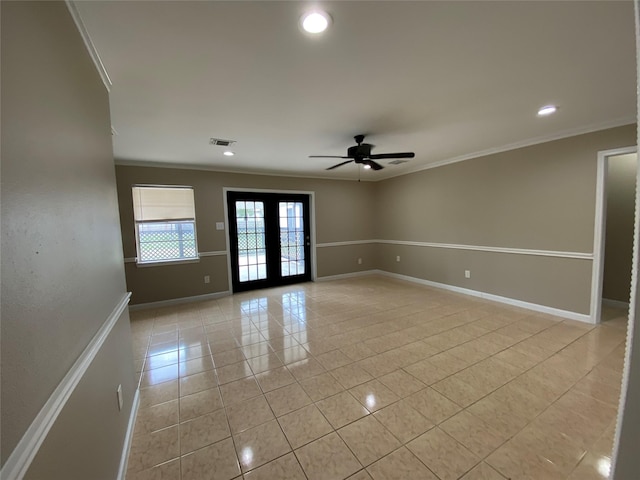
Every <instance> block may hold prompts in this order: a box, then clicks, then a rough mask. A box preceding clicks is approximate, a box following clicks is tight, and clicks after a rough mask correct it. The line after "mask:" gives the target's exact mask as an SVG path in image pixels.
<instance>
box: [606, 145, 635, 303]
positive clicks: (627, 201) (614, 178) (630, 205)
mask: <svg viewBox="0 0 640 480" xmlns="http://www.w3.org/2000/svg"><path fill="white" fill-rule="evenodd" d="M637 165H638V156H637V155H636V154H635V153H634V154H631V155H618V156H615V157H609V161H608V168H607V188H606V190H607V212H606V213H607V216H606V231H605V253H604V275H603V285H602V297H603V298H606V299H609V300H618V301H621V302H629V289H630V286H631V257H632V254H633V220H634V209H635V204H636V168H637Z"/></svg>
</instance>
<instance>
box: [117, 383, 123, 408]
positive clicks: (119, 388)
mask: <svg viewBox="0 0 640 480" xmlns="http://www.w3.org/2000/svg"><path fill="white" fill-rule="evenodd" d="M116 395H117V397H118V410H122V404H123V400H122V384H120V385H118V389H117V390H116Z"/></svg>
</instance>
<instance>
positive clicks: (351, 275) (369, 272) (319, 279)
mask: <svg viewBox="0 0 640 480" xmlns="http://www.w3.org/2000/svg"><path fill="white" fill-rule="evenodd" d="M376 273H381V271H380V270H364V271H362V272H351V273H341V274H339V275H327V276H325V277H317V278H316V282H327V281H330V280H342V279H344V278H354V277H362V276H366V275H374V274H376Z"/></svg>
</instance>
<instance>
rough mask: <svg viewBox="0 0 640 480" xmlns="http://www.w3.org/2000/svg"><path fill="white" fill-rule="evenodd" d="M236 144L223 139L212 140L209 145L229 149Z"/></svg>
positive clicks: (233, 141)
mask: <svg viewBox="0 0 640 480" xmlns="http://www.w3.org/2000/svg"><path fill="white" fill-rule="evenodd" d="M234 143H236V141H235V140H223V139H222V138H210V139H209V145H218V146H219V147H228V146H230V145H233V144H234Z"/></svg>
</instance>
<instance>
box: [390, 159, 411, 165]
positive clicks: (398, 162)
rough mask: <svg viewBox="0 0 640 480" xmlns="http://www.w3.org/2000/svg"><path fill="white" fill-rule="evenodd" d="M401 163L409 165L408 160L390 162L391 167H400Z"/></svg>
mask: <svg viewBox="0 0 640 480" xmlns="http://www.w3.org/2000/svg"><path fill="white" fill-rule="evenodd" d="M401 163H407V160H393V161H392V162H389V165H400V164H401Z"/></svg>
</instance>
